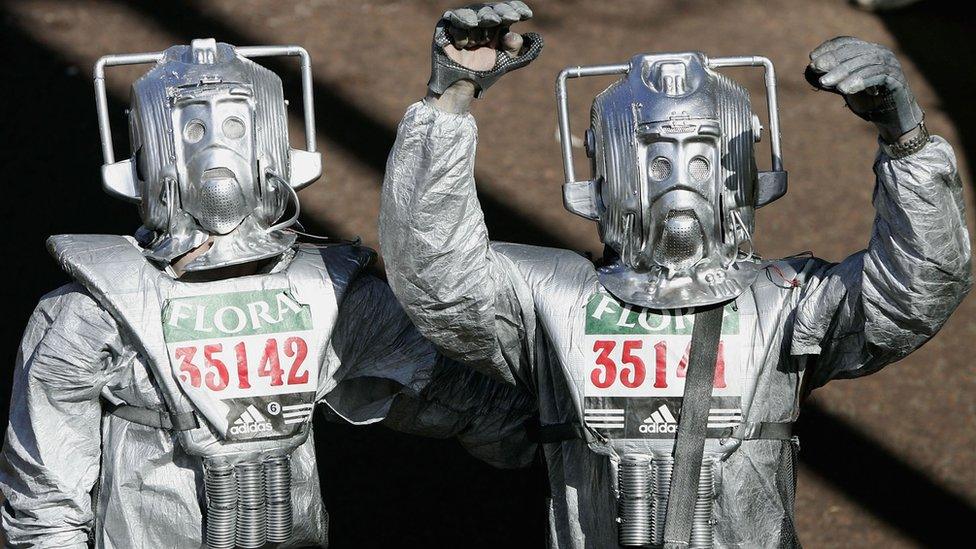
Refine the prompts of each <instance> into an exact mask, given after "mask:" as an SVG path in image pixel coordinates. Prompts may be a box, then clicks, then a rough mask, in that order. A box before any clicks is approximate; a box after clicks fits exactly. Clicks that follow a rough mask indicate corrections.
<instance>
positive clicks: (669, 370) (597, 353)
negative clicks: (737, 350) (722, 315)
mask: <svg viewBox="0 0 976 549" xmlns="http://www.w3.org/2000/svg"><path fill="white" fill-rule="evenodd" d="M648 343H649V342H648V341H647V340H646V339H643V338H638V339H624V340H619V339H597V340H596V341H594V342H593V353H594V358H593V360H594V365H593V367H592V369H591V370H590V374H589V382H590V384H591V386H592V387H594V388H596V389H611V388H617V389H624V390H626V389H634V390H638V389H643V390H647V389H652V390H653V389H662V390H663V389H668V388H669V387H670V384H674V383H675V382H677V381H683V380H684V377H685V372H686V371H687V368H688V352H689V350H690V349H689V347H690V346H691V344H690V343H688V344H687V345H686V346H685V349H684V353H683V355H682V356H681V358H680V359H679V360H674V359H673V358H672V359H671V360H670V363H669V359H668V356H669V355H668V344H669V343H671V344H672V345H673V344H674V343H673V342H669V341H668V340H666V339H662V340H660V341H657V342H654V343H652V344H648ZM673 356H675V355H673V354H672V357H673ZM726 385H727V384H726V380H725V352H724V345H723V344H722V343H721V342H720V343H719V346H718V359H717V360H716V364H715V381H714V387H715V388H716V389H724V388H725V387H726Z"/></svg>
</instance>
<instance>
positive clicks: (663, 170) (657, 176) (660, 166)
mask: <svg viewBox="0 0 976 549" xmlns="http://www.w3.org/2000/svg"><path fill="white" fill-rule="evenodd" d="M650 175H651V179H653V180H654V181H664V180H665V179H667V178H669V177H671V162H670V161H669V160H668V159H667V158H664V157H663V156H659V157H657V158H655V159H654V160H652V161H651V169H650Z"/></svg>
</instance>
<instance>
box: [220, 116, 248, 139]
mask: <svg viewBox="0 0 976 549" xmlns="http://www.w3.org/2000/svg"><path fill="white" fill-rule="evenodd" d="M221 129H222V130H223V132H224V135H225V136H226V137H229V138H231V139H240V138H241V137H242V136H243V135H244V129H245V126H244V121H242V120H241V119H240V118H237V117H236V116H232V117H230V118H228V119H227V120H224V123H223V125H222V126H221Z"/></svg>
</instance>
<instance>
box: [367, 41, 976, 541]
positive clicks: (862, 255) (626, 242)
mask: <svg viewBox="0 0 976 549" xmlns="http://www.w3.org/2000/svg"><path fill="white" fill-rule="evenodd" d="M647 61H648V62H646V63H645V60H644V59H643V58H642V57H638V58H635V59H634V60H633V61H632V62H631V63H630V64H625V65H622V66H618V68H617V69H615V70H617V72H618V73H627V75H626V76H625V77H624V78H622V79H621V80H620V81H619V82H617V83H616V84H614V85H612V86H611V87H610V88H608V90H607V91H605V92H603V93H602V94H600V96H598V97H597V99H596V101H595V102H594V109H593V126H592V128H591V131H590V132H588V134H589V137H587V141H588V142H589V147H590V152H591V154H593V156H594V158H595V162H596V165H595V167H594V174H595V177H594V181H596V183H592V184H591V183H587V182H583V183H578V184H577V183H576V182H575V181H573V179H574V178H573V177H572V175H571V172H570V171H569V170H567V176H568V177H567V178H568V180H569V181H568V184H567V187H568V188H567V189H566V203H567V206H568V207H569V209H570V210H571V211H573V212H574V213H578V214H580V213H582V214H584V215H587V216H588V217H591V218H594V219H599V222H600V228H601V235H602V236H603V238H604V241H605V242H606V244H607V245H608V246H609V247H610V248H612V250H613V252H615V254H611V255H612V256H613V257H612V258H613V260H614V261H615V262H613V263H611V265H612V269H613V270H612V271H611V272H607V271H605V270H601V269H598V268H597V267H596V266H594V264H593V263H592V262H591V261H589V260H587V259H586V258H584V257H583V256H582V255H579V254H577V253H574V252H570V251H565V250H558V249H551V248H540V247H534V246H526V245H519V244H505V243H495V242H490V241H489V238H488V231H487V229H486V227H485V223H484V219H483V214H482V211H481V209H480V206H479V203H478V198H477V194H476V190H475V181H474V175H473V174H474V158H475V148H476V142H477V128H476V126H475V121H474V118H473V117H472V116H471V115H470V114H453V113H449V112H446V111H442V110H439V109H437V108H435V107H434V106H433V105H431V104H428V103H426V102H421V103H417V104H414V105H413V106H411V107H410V108H409V109H408V111H407V113H406V115H405V117H404V119H403V121H402V122H401V124H400V127H399V131H398V136H397V140H396V144H395V146H394V148H393V151H392V152H391V154H390V157H389V161H388V164H387V173H386V180H385V183H384V188H383V202H382V210H381V218H380V239H381V244H382V249H383V253H384V257H385V260H386V269H387V273H388V275H389V281H390V285H391V287H392V289H393V291H394V293H395V294H396V295H397V297H398V298H399V299H400V301H401V303H403V305H404V308H405V309H406V310H407V313H408V314H409V315H410V317H411V318H412V319H413V321H414V322H415V323H416V324H417V326H418V328H419V329H420V331H421V332H422V333H423V334H424V335H425V336H427V337H428V338H430V339H431V340H432V341H433V342H434V343H435V344H436V345H437V346H438V347H439V348H440V349H441V350H442V351H444V352H445V353H446V354H447V355H449V356H452V357H455V358H458V359H460V360H463V361H465V362H467V363H469V364H471V365H473V366H475V367H477V368H479V369H480V370H481V371H484V372H488V373H490V374H493V375H495V376H497V377H500V378H502V379H505V380H507V381H509V382H513V383H515V384H516V385H519V386H524V387H527V388H530V390H531V391H532V392H533V393H534V394H535V395H536V399H537V401H536V406H537V409H538V413H539V419H540V423H541V424H542V427H543V428H545V427H550V428H560V427H566V426H570V427H572V426H583V428H582V429H581V431H582V432H581V433H578V434H577V436H558V437H556V440H551V439H550V440H546V439H545V438H542V439H541V442H542V443H543V444H542V445H543V449H544V455H545V460H546V463H547V466H548V474H549V482H550V485H551V493H552V497H551V502H550V526H551V528H550V539H551V546H552V547H559V548H583V547H587V548H606V547H614V546H617V545H618V544H623V545H647V544H659V543H660V542H661V534H662V533H663V532H662V530H663V526H664V524H663V516H662V515H661V512H662V511H663V510H664V509H666V508H667V505H666V501H664V500H666V498H667V490H666V487H668V486H669V485H670V473H671V470H672V466H673V462H672V461H671V460H670V453H671V451H672V449H673V446H674V438H675V432H676V426H677V420H676V418H677V417H678V412H679V410H680V407H681V403H682V402H681V401H682V395H683V389H684V378H685V368H686V367H687V362H688V356H687V353H688V347H689V343H690V339H691V327H692V324H693V321H694V316H693V315H691V314H689V313H690V312H691V311H690V310H689V309H687V308H684V309H682V308H663V309H654V308H650V307H647V305H648V304H649V303H654V304H656V303H661V301H658V300H659V299H665V298H667V297H668V295H669V293H668V291H666V290H665V289H664V288H665V286H666V285H665V286H660V285H657V283H656V282H654V278H653V277H654V276H658V275H657V274H655V265H658V266H661V267H668V265H667V262H671V266H673V267H677V268H676V269H674V271H675V273H676V274H681V272H682V271H681V269H680V267H681V266H682V262H681V259H682V258H691V257H697V258H704V259H706V260H708V261H710V262H711V265H713V266H714V267H715V268H716V269H717V272H723V270H724V272H725V273H726V274H728V273H730V272H732V271H734V270H735V269H736V266H737V265H738V266H739V267H740V268H742V267H743V266H744V264H746V263H748V264H749V265H751V266H749V267H747V268H746V270H747V273H746V275H747V276H746V275H743V276H742V277H741V278H734V279H735V280H737V281H738V282H739V283H740V284H742V287H741V288H740V289H739V293H738V294H737V295H735V296H734V299H732V300H731V301H730V302H729V303H728V304H727V305H726V306H725V313H724V321H723V324H722V335H721V339H720V345H719V355H718V363H717V365H716V374H715V382H714V389H713V393H712V394H713V396H712V402H711V404H710V411H709V417H708V438H707V440H706V447H705V451H706V454H705V455H706V463H705V464H704V466H703V468H702V473H701V476H700V483H699V487H698V495H697V501H696V504H695V523H694V524H695V527H694V530H693V532H692V537H691V546H693V547H708V546H715V547H782V546H786V547H789V546H795V545H797V544H798V542H797V540H796V533H795V527H794V524H793V498H794V489H795V472H794V460H795V454H796V450H797V442H796V440H795V439H793V438H791V437H790V435H789V434H787V435H786V436H770V433H764V432H763V431H764V429H765V427H766V426H773V427H776V426H787V427H788V426H789V425H790V424H791V423H792V422H794V421H795V420H796V419H797V415H798V413H799V406H800V398H801V395H804V394H806V392H808V391H810V390H812V389H814V388H816V387H819V386H822V385H824V384H825V383H827V382H828V381H830V380H832V379H838V378H853V377H858V376H863V375H867V374H870V373H873V372H876V371H877V370H879V369H880V368H882V367H883V366H885V365H886V364H889V363H891V362H894V361H897V360H899V359H900V358H902V357H904V356H906V355H907V354H909V353H910V352H912V351H913V350H914V349H916V348H918V347H919V346H920V345H922V344H923V343H924V342H925V341H926V340H928V339H929V338H930V337H932V335H933V334H935V333H936V332H937V331H938V329H939V328H940V327H941V326H942V324H943V323H944V322H945V320H946V319H947V318H948V316H949V315H950V314H951V312H952V311H953V310H954V309H955V307H956V306H957V305H958V303H959V302H960V301H961V299H962V298H963V296H964V295H965V293H966V292H967V291H968V289H969V287H970V285H971V274H970V249H969V243H968V242H969V241H968V236H967V232H966V227H965V218H964V213H963V202H962V197H961V182H960V180H959V175H958V173H957V169H956V161H955V157H954V155H953V151H952V149H951V147H950V146H949V145H948V144H947V143H946V142H945V141H944V140H943V139H941V138H938V137H932V138H931V139H930V140H929V142H928V144H927V145H925V146H924V147H923V148H921V150H919V151H917V152H915V153H914V154H910V155H908V156H905V157H903V158H898V159H893V158H890V157H889V156H888V155H887V154H886V153H885V152H883V150H882V151H881V152H879V153H878V156H877V159H876V161H875V164H874V173H875V181H876V191H875V194H874V207H875V210H876V217H875V223H874V229H873V232H872V234H871V237H870V240H869V243H868V246H867V249H865V250H863V251H860V252H858V253H856V254H854V255H852V256H850V257H848V258H847V259H845V260H844V261H842V262H840V263H832V262H828V261H824V260H821V259H817V258H814V257H809V256H805V255H804V256H797V257H791V258H787V259H784V260H779V261H765V260H760V259H759V258H758V257H756V256H755V255H753V256H752V257H748V254H745V255H741V254H739V255H737V254H736V249H737V245H738V243H740V242H742V240H743V239H744V238H748V233H750V232H751V229H752V222H751V219H752V217H751V214H752V210H753V209H754V208H755V207H756V206H758V205H760V203H761V201H760V200H759V199H758V198H757V195H761V194H762V193H759V192H758V191H757V190H756V188H755V187H753V190H751V191H750V190H749V187H750V185H759V181H757V180H756V179H753V178H752V176H751V175H750V174H752V173H754V170H755V167H754V164H752V162H751V160H750V159H749V158H748V156H749V155H751V147H752V142H753V140H754V135H755V128H756V125H755V124H753V123H751V116H750V114H751V113H750V111H748V110H747V109H748V102H747V97H745V95H744V92H743V91H742V89H741V88H739V87H738V86H737V85H735V84H734V83H732V82H731V81H729V80H727V79H726V78H724V77H720V76H718V75H717V74H716V73H714V71H712V70H711V69H709V68H708V63H709V61H708V59H707V58H706V57H705V56H703V55H701V54H673V55H670V56H651V57H649V58H647ZM679 65H684V67H683V68H682V67H681V66H679ZM586 69H587V68H585V67H584V68H583V69H578V70H579V71H581V72H585V71H586ZM605 69H606V67H602V68H599V70H604V73H605V72H607V71H606V70H605ZM569 70H575V69H569ZM682 73H683V74H684V82H683V83H682V82H681V79H680V78H677V77H678V76H680V75H681V74H682ZM564 75H565V73H564ZM662 76H663V77H664V78H663V79H662ZM669 78H670V81H669ZM681 85H683V86H685V87H686V88H685V89H686V90H687V91H690V92H691V93H692V94H697V93H700V94H702V95H701V96H700V97H701V101H700V102H699V103H698V105H697V106H695V107H691V106H690V105H691V104H690V103H688V102H680V101H672V99H671V98H670V96H669V94H668V89H669V88H668V87H669V86H675V89H677V86H681ZM641 86H644V87H645V88H646V89H641ZM719 89H724V90H725V91H724V92H722V93H714V92H716V91H717V90H719ZM694 90H701V91H700V92H697V91H694ZM646 101H653V102H654V104H649V103H647V102H646ZM638 103H640V104H638ZM679 104H680V105H682V106H683V108H688V112H687V117H685V113H684V112H677V113H673V114H672V113H669V112H667V106H669V105H679ZM615 124H616V128H615V127H614V125H615ZM669 125H670V129H669ZM716 126H717V127H716ZM672 130H673V131H672ZM611 131H613V132H616V131H619V132H621V133H620V134H618V135H616V136H613V138H619V139H620V140H621V141H626V142H625V143H623V142H615V143H612V144H608V141H610V140H611V136H610V135H608V132H611ZM730 132H732V134H731V135H730ZM563 142H564V146H566V145H565V144H566V143H567V142H568V140H567V139H564V140H563ZM594 149H595V150H594ZM736 150H738V151H740V152H739V153H736ZM730 155H732V156H731V157H730ZM659 157H660V158H664V159H666V160H667V162H668V164H669V165H670V168H669V169H670V170H671V172H670V173H669V172H668V170H666V169H664V168H663V167H662V165H663V163H662V162H659V163H658V167H656V168H655V160H656V159H658V158H659ZM699 157H700V158H701V159H703V160H704V162H705V163H707V165H706V164H704V163H699V162H697V161H696V159H698V158H699ZM625 164H629V167H625V166H624V165H625ZM720 171H721V173H722V176H721V177H722V179H715V178H714V177H715V174H716V173H719V172H720ZM696 174H697V176H696ZM673 176H676V177H678V178H679V179H675V180H672V181H679V180H680V181H683V182H684V183H683V184H682V186H681V192H680V193H678V192H674V193H673V197H674V198H673V199H670V198H665V197H667V196H668V192H670V191H667V189H669V188H670V187H668V186H667V185H665V184H664V182H665V181H668V180H669V178H670V177H673ZM628 177H629V178H630V179H627V178H628ZM774 177H779V176H774ZM701 182H707V183H708V184H705V185H699V184H697V183H701ZM715 183H721V184H722V186H721V188H720V189H718V191H715V189H714V187H713V186H712V185H714V184H715ZM773 183H775V185H774V184H773ZM777 188H780V189H782V185H780V184H779V183H777V182H775V181H773V182H771V190H772V191H775V190H776V189H777ZM652 189H657V190H658V191H661V192H662V194H660V198H659V199H657V200H655V198H657V197H656V196H655V195H653V193H652V192H651V190H652ZM591 192H592V193H595V194H588V193H591ZM716 192H717V193H719V194H720V195H721V196H722V197H723V198H722V200H721V201H717V198H718V196H719V194H716ZM775 194H776V192H772V193H770V192H767V194H766V196H775ZM631 197H634V198H631ZM645 200H646V201H645ZM750 200H752V202H750ZM736 211H737V212H738V213H737V215H735V216H733V212H736ZM731 217H734V218H735V221H734V222H731V221H730V218H731ZM671 242H674V245H673V246H671V245H670V243H671ZM662 246H663V248H662ZM659 249H660V250H663V252H662V254H661V255H657V254H656V251H657V250H659ZM668 250H672V252H668ZM669 253H670V255H669ZM730 261H731V263H730ZM662 274H663V273H662ZM664 276H667V275H666V274H664ZM730 276H733V277H735V276H737V275H730ZM626 277H633V278H634V279H636V280H638V281H639V282H641V283H644V282H647V281H650V282H653V284H652V285H651V288H650V290H651V291H650V292H649V293H639V292H637V291H631V290H630V289H629V288H627V287H622V285H621V284H620V281H621V280H624V281H626ZM676 278H677V276H676ZM680 287H681V286H677V287H676V288H678V290H679V291H678V293H677V294H676V295H677V296H678V297H681V292H680ZM688 287H690V286H688ZM699 287H700V288H706V287H707V286H699ZM655 288H658V289H657V290H655ZM696 291H697V290H696ZM698 297H699V298H700V299H702V300H703V301H699V303H704V302H707V301H712V300H711V298H710V297H708V296H707V294H705V293H704V292H700V295H699V296H698ZM689 303H691V302H689ZM563 431H564V432H565V431H566V430H565V429H564V430H563ZM550 432H556V431H550ZM730 434H735V435H736V436H737V438H729V437H730ZM662 488H663V490H662ZM621 525H623V526H621ZM635 525H636V527H635Z"/></svg>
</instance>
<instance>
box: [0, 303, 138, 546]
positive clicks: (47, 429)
mask: <svg viewBox="0 0 976 549" xmlns="http://www.w3.org/2000/svg"><path fill="white" fill-rule="evenodd" d="M120 345H121V344H120V340H119V335H118V330H117V328H116V325H115V322H114V320H112V318H111V317H110V316H109V314H108V313H107V312H106V311H105V310H104V309H102V308H101V307H99V306H98V305H97V304H96V303H95V301H94V300H93V299H92V298H91V297H90V296H89V295H88V294H87V293H86V292H85V291H84V290H82V289H81V288H80V286H78V285H76V284H72V285H69V286H65V287H64V288H61V289H60V290H58V291H56V292H54V293H52V294H49V295H48V296H45V297H44V298H43V299H42V300H41V303H40V304H39V305H38V306H37V309H36V310H35V311H34V314H33V316H31V319H30V323H29V324H28V326H27V330H26V332H25V333H24V338H23V341H22V343H21V346H20V349H19V350H18V353H17V364H16V367H15V369H14V379H13V387H12V391H11V399H10V424H9V425H8V427H7V437H6V440H5V441H4V446H3V453H2V455H0V489H2V491H3V496H4V498H5V499H6V502H5V503H4V505H3V507H2V511H0V514H2V519H3V521H2V524H3V532H4V534H5V535H6V536H7V543H8V544H9V545H10V546H11V547H73V548H79V549H83V548H85V547H87V546H88V537H89V533H90V531H91V529H92V527H93V525H94V514H93V509H92V494H91V490H92V486H94V484H95V481H96V480H97V479H98V472H99V466H100V461H101V430H100V429H101V417H102V412H101V406H100V404H99V390H100V389H101V387H102V385H104V384H105V382H106V373H105V372H106V371H107V366H108V365H109V364H111V363H112V362H113V360H112V357H113V355H114V356H117V354H116V353H117V351H118V350H119V349H120V348H121V347H120Z"/></svg>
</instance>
